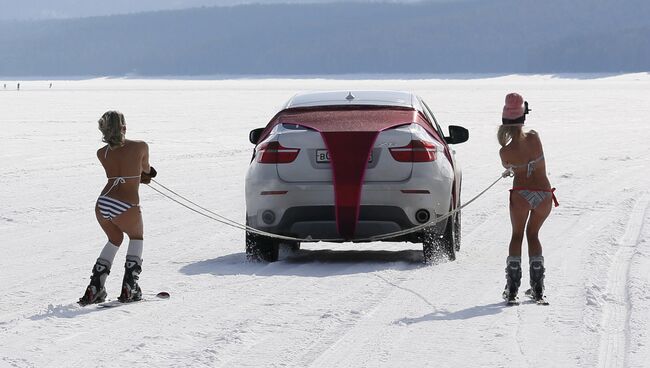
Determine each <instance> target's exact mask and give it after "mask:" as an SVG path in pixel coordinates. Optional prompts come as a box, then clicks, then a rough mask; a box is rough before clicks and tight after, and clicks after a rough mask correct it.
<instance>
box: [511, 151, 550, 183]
mask: <svg viewBox="0 0 650 368" xmlns="http://www.w3.org/2000/svg"><path fill="white" fill-rule="evenodd" d="M542 160H544V154H542V155H541V156H539V157H538V158H536V159H534V160H532V161H529V162H528V163H527V164H521V165H508V166H507V167H508V168H510V169H520V168H523V167H525V168H526V177H527V178H530V176H531V175H532V174H533V171H535V166H536V165H537V163H538V162H540V161H542Z"/></svg>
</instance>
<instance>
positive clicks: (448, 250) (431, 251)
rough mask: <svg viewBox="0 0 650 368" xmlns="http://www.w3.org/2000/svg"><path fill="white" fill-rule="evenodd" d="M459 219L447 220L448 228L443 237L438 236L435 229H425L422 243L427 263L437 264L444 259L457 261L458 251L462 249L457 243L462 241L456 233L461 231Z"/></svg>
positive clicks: (453, 217)
mask: <svg viewBox="0 0 650 368" xmlns="http://www.w3.org/2000/svg"><path fill="white" fill-rule="evenodd" d="M457 218H458V219H459V217H457V216H456V215H453V216H451V217H449V219H447V226H445V231H444V233H443V234H442V235H440V234H436V233H435V232H434V230H433V228H427V229H425V232H424V239H423V242H422V251H423V253H424V262H425V263H428V264H431V263H435V262H436V261H438V260H441V259H442V258H443V257H444V258H446V259H448V260H450V261H454V260H456V249H458V248H459V247H460V242H458V244H457V241H460V237H459V236H457V232H456V230H460V226H459V225H458V224H457ZM458 223H460V222H458Z"/></svg>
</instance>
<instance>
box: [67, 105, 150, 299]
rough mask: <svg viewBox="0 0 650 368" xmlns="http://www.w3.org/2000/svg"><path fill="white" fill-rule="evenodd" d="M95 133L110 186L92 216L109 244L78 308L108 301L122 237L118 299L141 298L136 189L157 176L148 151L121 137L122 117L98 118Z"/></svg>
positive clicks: (139, 217) (113, 114)
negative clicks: (98, 135) (124, 249)
mask: <svg viewBox="0 0 650 368" xmlns="http://www.w3.org/2000/svg"><path fill="white" fill-rule="evenodd" d="M99 130H100V131H101V132H102V135H103V139H102V141H103V142H105V143H107V144H106V146H104V147H102V148H100V149H99V150H98V151H97V158H98V159H99V162H101V164H102V166H103V167H104V170H105V172H106V176H107V177H108V182H107V183H106V186H104V189H103V190H102V192H101V195H100V196H99V198H98V199H97V204H96V206H95V214H96V217H97V221H98V222H99V226H101V228H102V230H104V232H105V233H106V236H107V237H108V242H107V243H106V245H104V248H103V249H102V251H101V253H100V255H99V258H97V261H96V262H95V265H94V266H93V270H92V275H91V276H90V284H89V285H88V287H86V290H85V292H84V295H83V296H82V297H81V298H80V299H79V304H81V305H87V304H93V303H101V302H103V301H104V300H105V299H106V289H105V288H104V283H105V282H106V277H107V276H108V274H109V273H110V270H111V266H112V265H113V260H114V259H115V255H116V253H117V250H118V249H119V246H120V245H121V244H122V241H123V240H124V233H126V234H127V235H128V237H129V246H128V249H127V252H126V263H125V265H124V268H125V270H124V279H123V281H122V292H121V294H120V297H119V300H120V301H123V302H130V301H136V300H140V299H141V297H142V291H141V290H140V286H139V285H138V282H137V281H138V278H139V275H140V272H141V271H142V244H143V242H142V239H143V232H144V230H143V223H142V212H141V211H140V206H139V205H138V203H139V202H140V198H139V196H138V189H139V186H140V183H149V181H150V180H151V178H153V177H155V176H156V171H155V170H154V168H153V167H151V166H150V165H149V146H147V144H146V143H145V142H142V141H132V140H128V139H126V138H125V133H126V122H125V120H124V115H122V113H120V112H117V111H108V112H106V113H105V114H104V115H103V116H102V117H101V119H99Z"/></svg>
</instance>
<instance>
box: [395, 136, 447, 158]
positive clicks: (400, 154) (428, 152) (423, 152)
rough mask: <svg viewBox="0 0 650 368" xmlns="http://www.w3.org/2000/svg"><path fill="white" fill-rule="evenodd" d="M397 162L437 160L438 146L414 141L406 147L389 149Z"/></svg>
mask: <svg viewBox="0 0 650 368" xmlns="http://www.w3.org/2000/svg"><path fill="white" fill-rule="evenodd" d="M389 150H390V154H391V155H392V156H393V158H394V159H395V161H399V162H429V161H435V160H436V150H437V148H436V145H435V144H433V143H431V142H425V141H419V140H412V141H411V143H409V144H407V145H406V146H404V147H394V148H389Z"/></svg>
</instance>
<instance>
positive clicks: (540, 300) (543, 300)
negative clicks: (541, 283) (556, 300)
mask: <svg viewBox="0 0 650 368" xmlns="http://www.w3.org/2000/svg"><path fill="white" fill-rule="evenodd" d="M526 296H527V297H529V298H530V299H531V300H532V301H534V302H535V303H537V305H549V302H548V300H546V295H542V297H541V298H535V296H534V295H533V290H532V289H528V290H526Z"/></svg>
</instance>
